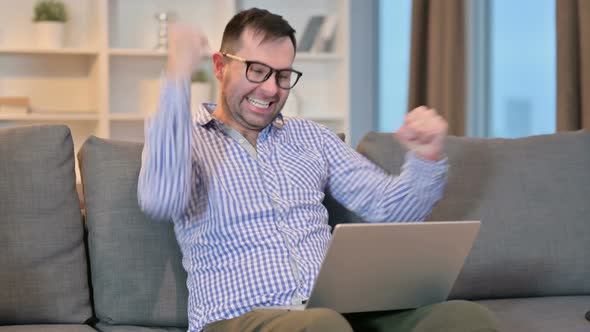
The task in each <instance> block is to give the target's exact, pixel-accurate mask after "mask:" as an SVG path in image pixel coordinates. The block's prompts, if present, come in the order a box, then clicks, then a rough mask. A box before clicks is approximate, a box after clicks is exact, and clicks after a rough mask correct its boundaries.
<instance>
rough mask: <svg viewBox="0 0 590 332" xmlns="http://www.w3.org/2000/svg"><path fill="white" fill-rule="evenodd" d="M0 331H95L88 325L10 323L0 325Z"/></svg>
mask: <svg viewBox="0 0 590 332" xmlns="http://www.w3.org/2000/svg"><path fill="white" fill-rule="evenodd" d="M0 332H96V330H95V329H93V328H91V327H90V326H88V325H73V324H72V325H60V324H55V325H12V326H0Z"/></svg>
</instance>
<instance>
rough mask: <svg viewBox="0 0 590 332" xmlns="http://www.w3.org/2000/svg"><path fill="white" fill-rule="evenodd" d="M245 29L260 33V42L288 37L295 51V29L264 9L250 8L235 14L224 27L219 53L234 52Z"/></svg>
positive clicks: (238, 46) (280, 17) (281, 18)
mask: <svg viewBox="0 0 590 332" xmlns="http://www.w3.org/2000/svg"><path fill="white" fill-rule="evenodd" d="M246 28H250V29H252V30H253V31H254V34H259V33H262V34H263V35H264V38H263V39H262V41H268V40H275V39H279V38H283V37H289V39H291V43H293V49H294V50H296V49H297V41H296V40H295V29H293V27H291V25H290V24H289V22H287V21H286V20H285V19H284V18H283V17H282V16H280V15H277V14H273V13H271V12H269V11H268V10H265V9H259V8H250V9H246V10H242V11H240V12H239V13H237V14H236V15H235V16H234V17H232V19H231V20H230V21H229V22H228V23H227V25H226V26H225V30H224V31H223V38H222V39H221V47H220V50H219V51H220V52H235V51H237V50H238V49H239V48H240V47H241V45H240V37H241V36H242V32H244V30H245V29H246Z"/></svg>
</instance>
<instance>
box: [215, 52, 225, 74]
mask: <svg viewBox="0 0 590 332" xmlns="http://www.w3.org/2000/svg"><path fill="white" fill-rule="evenodd" d="M225 64H226V63H225V57H224V56H223V54H221V53H220V52H215V53H213V72H214V73H215V77H216V78H217V80H218V81H221V80H222V79H223V73H224V69H225Z"/></svg>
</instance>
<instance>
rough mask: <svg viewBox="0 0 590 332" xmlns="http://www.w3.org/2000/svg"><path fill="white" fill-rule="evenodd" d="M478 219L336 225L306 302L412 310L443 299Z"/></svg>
mask: <svg viewBox="0 0 590 332" xmlns="http://www.w3.org/2000/svg"><path fill="white" fill-rule="evenodd" d="M480 225H481V223H480V221H452V222H423V223H378V224H368V223H362V224H338V225H336V227H335V228H334V232H333V235H332V241H331V242H330V247H329V248H328V251H327V253H326V256H325V258H324V261H323V263H322V266H321V268H320V271H319V273H318V276H317V278H316V280H315V283H314V285H313V288H312V291H311V294H310V297H309V299H308V301H307V302H306V303H305V304H301V305H288V306H272V307H256V308H253V310H256V311H261V310H285V311H290V310H304V309H310V308H320V307H321V308H330V309H333V310H335V311H337V312H339V313H352V312H366V311H383V310H401V309H414V308H418V307H421V306H425V305H429V304H433V303H438V302H443V301H446V300H447V298H448V296H449V293H450V292H451V289H452V287H453V284H454V283H455V280H456V279H457V276H458V275H459V272H460V270H461V268H462V266H463V263H464V262H465V258H466V257H467V255H468V254H469V251H470V250H471V247H472V246H473V243H474V241H475V238H476V236H477V234H478V232H479V228H480Z"/></svg>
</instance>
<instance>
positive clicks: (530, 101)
mask: <svg viewBox="0 0 590 332" xmlns="http://www.w3.org/2000/svg"><path fill="white" fill-rule="evenodd" d="M489 6H490V14H491V17H490V20H489V21H488V22H489V23H490V30H489V32H490V38H489V42H490V58H489V66H490V68H489V74H490V77H489V87H490V89H489V93H490V96H489V102H490V104H489V109H488V112H489V118H488V119H489V121H488V128H487V131H488V136H489V137H520V136H527V135H536V134H545V133H552V132H555V117H556V116H555V112H556V107H555V105H556V74H555V73H556V69H555V68H556V49H555V47H556V46H555V44H556V42H555V38H556V37H555V28H556V26H555V0H519V1H513V0H493V1H490V2H489ZM476 111H477V110H476Z"/></svg>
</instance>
